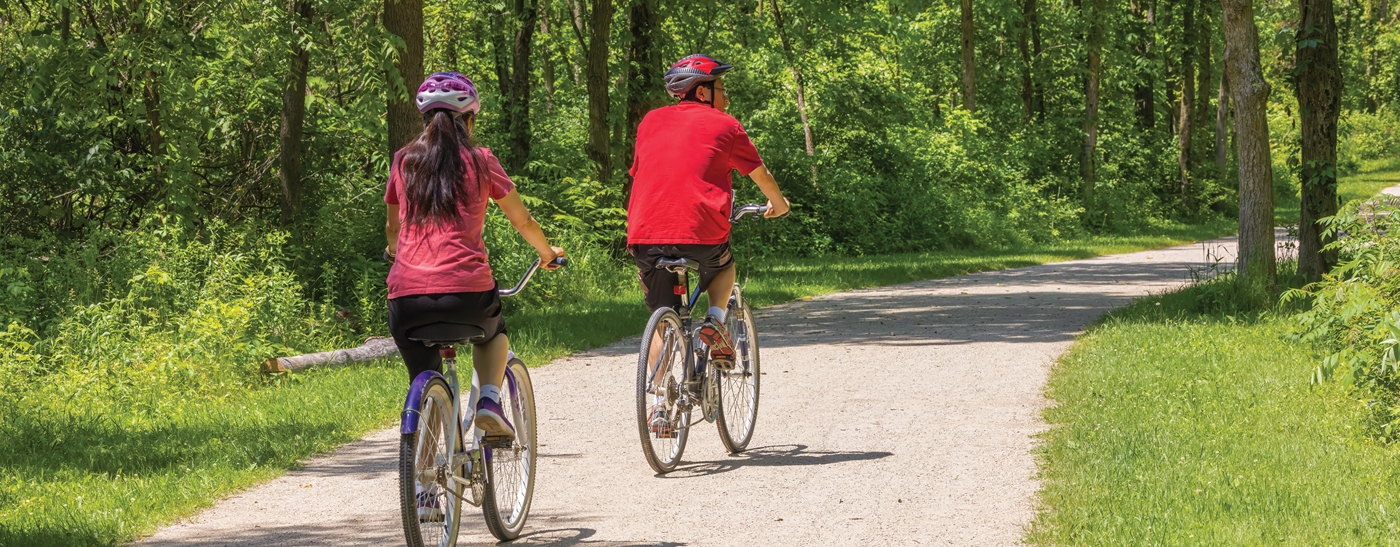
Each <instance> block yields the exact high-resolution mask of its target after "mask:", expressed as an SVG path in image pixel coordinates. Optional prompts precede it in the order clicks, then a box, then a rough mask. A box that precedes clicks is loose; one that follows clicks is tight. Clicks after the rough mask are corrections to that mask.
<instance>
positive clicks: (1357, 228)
mask: <svg viewBox="0 0 1400 547" xmlns="http://www.w3.org/2000/svg"><path fill="white" fill-rule="evenodd" d="M1376 208H1377V205H1376V204H1375V203H1374V202H1372V203H1363V202H1353V203H1351V204H1349V205H1348V206H1346V207H1345V208H1344V209H1343V211H1342V212H1340V213H1339V214H1338V215H1337V216H1335V217H1332V218H1330V219H1326V220H1325V221H1326V223H1327V225H1328V228H1327V229H1328V230H1329V231H1330V232H1333V233H1338V234H1341V237H1340V238H1339V239H1338V241H1337V242H1336V243H1333V244H1332V245H1330V248H1332V249H1334V250H1336V251H1338V252H1339V253H1340V257H1341V258H1340V262H1339V264H1338V265H1337V266H1336V267H1335V268H1333V269H1332V271H1331V272H1329V273H1327V274H1326V275H1324V276H1323V279H1322V280H1321V281H1319V282H1317V283H1313V284H1310V285H1308V286H1306V287H1303V288H1302V289H1297V290H1292V291H1288V292H1286V293H1284V295H1283V300H1284V301H1285V302H1290V301H1296V302H1299V303H1300V304H1303V305H1305V306H1306V309H1305V311H1302V312H1300V313H1298V314H1297V316H1296V319H1297V322H1298V329H1297V332H1296V335H1297V336H1298V337H1300V338H1302V339H1304V340H1311V341H1316V342H1320V343H1323V344H1325V345H1326V346H1327V347H1329V348H1331V350H1332V351H1331V353H1329V354H1328V355H1327V357H1326V358H1324V359H1323V361H1322V363H1320V364H1319V365H1318V367H1317V369H1316V371H1315V372H1314V375H1313V381H1314V382H1321V381H1324V380H1327V379H1329V378H1333V377H1337V378H1338V379H1340V380H1342V381H1344V382H1348V383H1353V384H1355V385H1356V386H1357V387H1358V388H1360V389H1362V390H1363V391H1365V392H1366V393H1369V394H1370V395H1371V397H1372V398H1371V400H1370V402H1369V405H1368V406H1369V408H1370V410H1371V414H1370V416H1371V421H1372V424H1371V425H1372V426H1374V428H1375V431H1376V433H1377V434H1378V435H1380V436H1381V437H1382V438H1385V439H1388V440H1397V439H1400V240H1397V239H1396V237H1395V235H1394V233H1395V232H1394V230H1395V229H1397V228H1400V222H1397V220H1396V216H1395V215H1394V214H1393V213H1394V212H1395V210H1394V209H1393V208H1392V209H1390V210H1381V211H1376ZM1377 212H1379V213H1381V214H1375V213H1377Z"/></svg>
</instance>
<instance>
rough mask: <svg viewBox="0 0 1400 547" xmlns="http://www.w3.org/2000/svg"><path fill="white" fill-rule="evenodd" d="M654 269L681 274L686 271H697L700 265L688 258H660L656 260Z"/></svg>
mask: <svg viewBox="0 0 1400 547" xmlns="http://www.w3.org/2000/svg"><path fill="white" fill-rule="evenodd" d="M656 267H657V268H665V269H667V270H670V271H672V272H675V273H681V272H684V271H686V270H697V271H698V270H699V269H700V263H699V262H696V261H694V260H691V259H689V258H671V257H662V258H659V259H657V261H656Z"/></svg>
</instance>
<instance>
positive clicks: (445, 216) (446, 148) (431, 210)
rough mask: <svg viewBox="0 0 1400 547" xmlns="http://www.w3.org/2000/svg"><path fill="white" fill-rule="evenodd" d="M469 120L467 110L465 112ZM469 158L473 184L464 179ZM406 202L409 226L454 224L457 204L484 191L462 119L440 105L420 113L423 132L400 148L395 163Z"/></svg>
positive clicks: (473, 149) (474, 151)
mask: <svg viewBox="0 0 1400 547" xmlns="http://www.w3.org/2000/svg"><path fill="white" fill-rule="evenodd" d="M467 116H468V118H467V120H470V119H471V118H470V116H472V115H471V114H467ZM463 149H465V150H466V153H467V158H470V160H471V163H472V165H471V171H472V174H474V175H475V178H476V183H477V184H476V185H475V186H476V188H470V187H469V186H468V185H467V184H465V182H466V176H467V163H466V159H464V158H463V157H462V151H463ZM399 173H400V176H401V180H402V184H403V190H404V197H405V201H406V202H407V203H405V204H404V205H405V206H406V209H407V210H406V211H405V212H406V213H407V214H406V215H405V220H406V221H407V223H408V224H409V225H411V226H420V227H421V226H435V225H441V224H455V223H456V222H457V221H458V220H460V215H459V213H458V210H457V204H458V202H459V201H461V200H468V201H470V200H472V199H474V198H475V197H476V196H475V195H474V193H476V192H482V191H484V188H482V185H481V181H482V177H481V168H480V164H479V162H478V158H477V151H476V146H475V145H474V144H473V143H472V141H471V135H469V134H468V133H467V126H466V123H464V120H461V119H458V118H457V117H455V116H453V115H452V113H451V112H449V111H447V110H443V109H437V110H431V111H429V112H428V113H427V114H424V115H423V133H421V134H419V135H418V138H417V139H414V141H413V142H411V143H409V144H408V146H405V147H404V148H403V154H402V158H401V159H400V164H399Z"/></svg>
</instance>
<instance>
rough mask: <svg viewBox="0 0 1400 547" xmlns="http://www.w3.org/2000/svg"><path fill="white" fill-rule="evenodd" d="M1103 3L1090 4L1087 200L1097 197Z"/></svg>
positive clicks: (1082, 166) (1083, 162) (1084, 159)
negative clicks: (1096, 164) (1095, 189)
mask: <svg viewBox="0 0 1400 547" xmlns="http://www.w3.org/2000/svg"><path fill="white" fill-rule="evenodd" d="M1104 6H1105V1H1104V0H1093V1H1092V2H1089V10H1090V11H1089V14H1088V15H1089V17H1088V20H1089V75H1088V78H1087V79H1086V81H1085V86H1084V150H1083V153H1082V154H1081V155H1080V158H1079V162H1080V163H1079V175H1080V176H1081V177H1083V178H1084V198H1085V200H1086V201H1088V200H1091V199H1093V197H1094V179H1095V177H1096V175H1097V173H1096V170H1095V162H1096V161H1098V149H1099V76H1100V68H1101V67H1102V65H1103V46H1104V19H1105V18H1106V16H1107V15H1108V14H1107V13H1105V11H1104Z"/></svg>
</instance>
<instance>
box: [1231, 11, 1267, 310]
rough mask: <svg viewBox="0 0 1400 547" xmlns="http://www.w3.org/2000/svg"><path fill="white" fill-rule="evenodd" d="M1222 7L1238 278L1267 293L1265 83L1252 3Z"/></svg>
mask: <svg viewBox="0 0 1400 547" xmlns="http://www.w3.org/2000/svg"><path fill="white" fill-rule="evenodd" d="M1221 4H1222V6H1223V7H1224V9H1223V10H1222V11H1223V17H1222V18H1221V19H1222V22H1223V25H1222V26H1223V27H1224V30H1225V68H1226V71H1227V73H1228V74H1229V78H1230V99H1231V101H1232V102H1233V103H1234V106H1235V145H1236V146H1237V147H1238V148H1239V153H1238V156H1237V157H1238V161H1239V181H1240V235H1239V252H1238V256H1239V258H1238V260H1239V262H1238V265H1237V266H1238V268H1239V275H1240V280H1241V281H1243V282H1246V283H1261V284H1263V285H1264V286H1265V287H1268V288H1270V289H1272V288H1273V287H1274V285H1275V284H1276V282H1277V274H1278V272H1277V265H1276V262H1275V261H1276V259H1275V256H1274V171H1273V163H1272V161H1271V159H1270V157H1269V119H1268V117H1267V112H1266V110H1267V108H1268V101H1269V92H1270V91H1271V89H1270V87H1269V82H1267V81H1265V80H1264V68H1263V66H1262V65H1261V64H1260V62H1259V32H1258V30H1257V28H1256V27H1255V26H1254V2H1253V0H1221Z"/></svg>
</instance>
